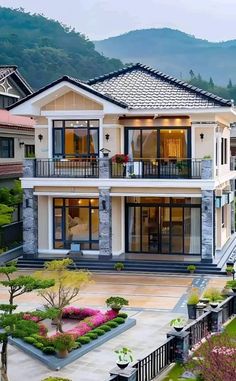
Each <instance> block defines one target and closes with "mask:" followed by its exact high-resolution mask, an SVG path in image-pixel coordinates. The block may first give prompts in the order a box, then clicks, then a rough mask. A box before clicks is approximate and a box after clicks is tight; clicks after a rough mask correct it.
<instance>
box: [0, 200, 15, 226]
mask: <svg viewBox="0 0 236 381" xmlns="http://www.w3.org/2000/svg"><path fill="white" fill-rule="evenodd" d="M13 210H14V208H11V207H10V206H7V205H4V204H0V226H3V225H7V224H10V223H11V221H12V213H13Z"/></svg>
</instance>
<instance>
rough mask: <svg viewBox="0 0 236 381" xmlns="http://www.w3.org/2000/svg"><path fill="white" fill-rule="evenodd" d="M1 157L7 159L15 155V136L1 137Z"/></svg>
mask: <svg viewBox="0 0 236 381" xmlns="http://www.w3.org/2000/svg"><path fill="white" fill-rule="evenodd" d="M0 157H1V158H5V159H10V158H13V157H14V138H2V137H0Z"/></svg>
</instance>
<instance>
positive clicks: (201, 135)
mask: <svg viewBox="0 0 236 381" xmlns="http://www.w3.org/2000/svg"><path fill="white" fill-rule="evenodd" d="M200 139H201V141H203V139H204V134H203V133H201V134H200Z"/></svg>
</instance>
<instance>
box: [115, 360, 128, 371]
mask: <svg viewBox="0 0 236 381" xmlns="http://www.w3.org/2000/svg"><path fill="white" fill-rule="evenodd" d="M116 365H117V366H118V367H119V368H120V369H125V368H127V366H128V365H129V362H119V361H117V362H116Z"/></svg>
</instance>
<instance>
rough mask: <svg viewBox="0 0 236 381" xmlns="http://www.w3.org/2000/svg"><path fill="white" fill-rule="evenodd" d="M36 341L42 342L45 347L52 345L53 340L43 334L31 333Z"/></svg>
mask: <svg viewBox="0 0 236 381" xmlns="http://www.w3.org/2000/svg"><path fill="white" fill-rule="evenodd" d="M31 337H33V338H34V339H35V340H36V341H38V342H39V343H42V344H43V345H44V346H45V347H50V346H51V345H50V344H51V340H50V339H49V338H48V337H44V336H41V335H38V334H37V333H35V334H33V335H31Z"/></svg>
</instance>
